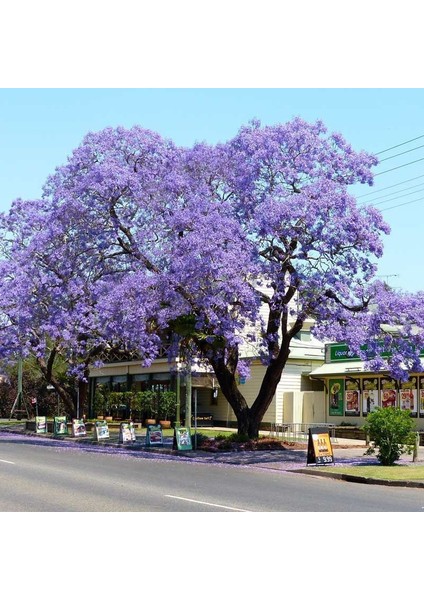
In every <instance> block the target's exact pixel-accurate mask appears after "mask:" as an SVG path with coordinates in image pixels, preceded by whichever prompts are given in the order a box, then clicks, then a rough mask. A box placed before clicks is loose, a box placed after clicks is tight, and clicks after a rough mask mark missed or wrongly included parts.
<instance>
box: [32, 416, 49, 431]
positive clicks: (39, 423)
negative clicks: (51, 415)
mask: <svg viewBox="0 0 424 600" xmlns="http://www.w3.org/2000/svg"><path fill="white" fill-rule="evenodd" d="M35 432H36V433H47V417H35Z"/></svg>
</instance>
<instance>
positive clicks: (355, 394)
mask: <svg viewBox="0 0 424 600" xmlns="http://www.w3.org/2000/svg"><path fill="white" fill-rule="evenodd" d="M345 383H346V391H345V415H346V416H347V417H359V414H360V412H359V411H360V406H359V404H360V393H361V392H360V389H359V381H354V380H350V379H346V382H345Z"/></svg>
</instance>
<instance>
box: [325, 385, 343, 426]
mask: <svg viewBox="0 0 424 600" xmlns="http://www.w3.org/2000/svg"><path fill="white" fill-rule="evenodd" d="M328 383H329V396H330V397H329V405H328V412H329V415H330V416H333V417H334V416H341V417H342V416H343V398H344V379H330V381H329V382H328Z"/></svg>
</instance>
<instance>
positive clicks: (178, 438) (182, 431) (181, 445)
mask: <svg viewBox="0 0 424 600" xmlns="http://www.w3.org/2000/svg"><path fill="white" fill-rule="evenodd" d="M174 448H177V449H178V450H193V446H192V443H191V435H190V429H189V428H188V427H176V428H175V430H174Z"/></svg>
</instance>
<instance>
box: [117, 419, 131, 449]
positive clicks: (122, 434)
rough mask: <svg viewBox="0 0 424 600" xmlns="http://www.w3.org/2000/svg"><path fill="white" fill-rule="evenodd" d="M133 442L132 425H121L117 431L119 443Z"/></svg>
mask: <svg viewBox="0 0 424 600" xmlns="http://www.w3.org/2000/svg"><path fill="white" fill-rule="evenodd" d="M125 442H135V429H134V423H121V426H120V429H119V443H120V444H125Z"/></svg>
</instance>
